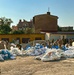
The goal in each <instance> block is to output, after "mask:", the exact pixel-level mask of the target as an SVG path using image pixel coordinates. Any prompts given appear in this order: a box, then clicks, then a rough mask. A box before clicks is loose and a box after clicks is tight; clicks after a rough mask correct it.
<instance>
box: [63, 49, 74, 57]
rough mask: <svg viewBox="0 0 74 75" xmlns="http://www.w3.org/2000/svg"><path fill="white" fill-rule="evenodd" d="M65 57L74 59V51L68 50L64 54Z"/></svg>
mask: <svg viewBox="0 0 74 75" xmlns="http://www.w3.org/2000/svg"><path fill="white" fill-rule="evenodd" d="M64 55H65V57H67V58H74V50H67V51H65V52H64Z"/></svg>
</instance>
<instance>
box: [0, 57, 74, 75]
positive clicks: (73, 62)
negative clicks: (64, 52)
mask: <svg viewBox="0 0 74 75" xmlns="http://www.w3.org/2000/svg"><path fill="white" fill-rule="evenodd" d="M0 75H74V58H69V59H66V60H60V61H52V62H42V61H40V60H35V59H34V56H24V57H19V56H18V57H17V58H16V59H15V60H7V61H4V62H0Z"/></svg>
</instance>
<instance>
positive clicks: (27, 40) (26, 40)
mask: <svg viewBox="0 0 74 75" xmlns="http://www.w3.org/2000/svg"><path fill="white" fill-rule="evenodd" d="M29 40H30V38H22V43H28V42H29Z"/></svg>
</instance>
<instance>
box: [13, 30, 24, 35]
mask: <svg viewBox="0 0 74 75" xmlns="http://www.w3.org/2000/svg"><path fill="white" fill-rule="evenodd" d="M12 34H24V31H23V30H18V31H16V30H15V31H13V32H12Z"/></svg>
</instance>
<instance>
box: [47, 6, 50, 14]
mask: <svg viewBox="0 0 74 75" xmlns="http://www.w3.org/2000/svg"><path fill="white" fill-rule="evenodd" d="M49 11H50V10H49V7H48V12H47V14H49V15H50V12H49Z"/></svg>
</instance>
